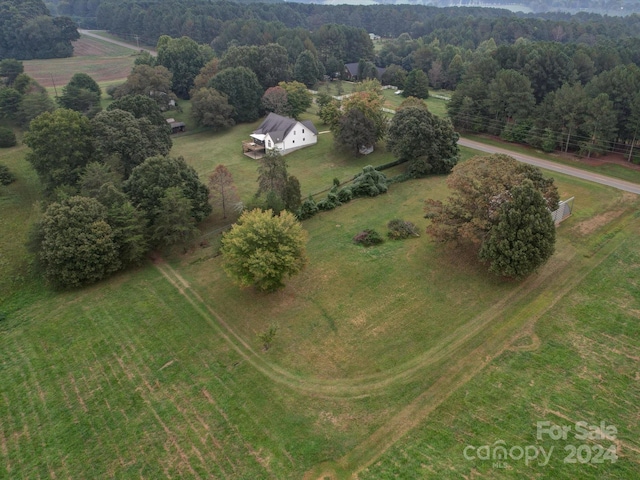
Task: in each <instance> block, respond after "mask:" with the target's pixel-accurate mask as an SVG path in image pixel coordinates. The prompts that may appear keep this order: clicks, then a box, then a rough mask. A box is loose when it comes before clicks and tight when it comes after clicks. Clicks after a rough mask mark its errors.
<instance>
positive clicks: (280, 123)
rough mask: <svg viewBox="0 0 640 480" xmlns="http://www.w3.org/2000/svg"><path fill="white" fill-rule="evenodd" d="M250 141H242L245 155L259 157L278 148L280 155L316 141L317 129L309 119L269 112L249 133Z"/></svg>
mask: <svg viewBox="0 0 640 480" xmlns="http://www.w3.org/2000/svg"><path fill="white" fill-rule="evenodd" d="M250 137H251V141H250V142H243V144H242V150H243V152H244V154H245V155H247V156H249V157H252V158H260V157H261V156H262V155H263V154H264V153H265V152H266V151H269V150H278V151H279V152H280V153H281V154H282V155H286V154H287V153H291V152H292V151H294V150H297V149H299V148H304V147H308V146H309V145H314V144H316V143H317V142H318V130H317V129H316V127H315V126H314V125H313V122H311V121H310V120H304V121H302V122H300V121H298V120H295V119H293V118H289V117H283V116H282V115H277V114H275V113H270V114H269V115H267V118H265V119H264V122H262V124H261V125H260V127H259V128H258V129H257V130H255V131H254V132H253V133H252V134H251V135H250Z"/></svg>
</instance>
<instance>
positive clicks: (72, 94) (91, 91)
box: [58, 73, 102, 117]
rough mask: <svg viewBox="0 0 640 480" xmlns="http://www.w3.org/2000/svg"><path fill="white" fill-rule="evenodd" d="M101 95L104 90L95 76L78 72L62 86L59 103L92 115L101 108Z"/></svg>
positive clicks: (64, 106)
mask: <svg viewBox="0 0 640 480" xmlns="http://www.w3.org/2000/svg"><path fill="white" fill-rule="evenodd" d="M101 95H102V90H101V89H100V86H99V85H98V84H97V83H96V81H95V80H94V79H93V78H91V77H90V76H89V75H87V74H86V73H76V74H74V75H73V77H71V80H69V83H67V84H66V85H65V86H64V87H63V88H62V95H61V96H60V97H58V103H59V104H60V106H61V107H63V108H68V109H69V110H75V111H76V112H80V113H83V114H85V115H87V116H89V117H92V116H94V115H95V114H96V113H97V112H99V111H100V109H101V107H100V96H101Z"/></svg>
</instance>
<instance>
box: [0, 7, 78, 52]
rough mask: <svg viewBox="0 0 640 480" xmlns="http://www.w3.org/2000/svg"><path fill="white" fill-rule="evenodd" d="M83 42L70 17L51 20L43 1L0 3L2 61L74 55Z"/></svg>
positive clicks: (0, 50) (0, 48) (0, 49)
mask: <svg viewBox="0 0 640 480" xmlns="http://www.w3.org/2000/svg"><path fill="white" fill-rule="evenodd" d="M78 38H80V36H79V34H78V30H77V28H76V24H75V23H74V22H73V20H71V19H70V18H68V17H64V16H59V17H52V16H51V14H50V13H49V10H48V9H47V7H46V5H45V4H44V2H43V1H42V0H0V60H1V59H3V58H16V59H20V60H29V59H32V58H60V57H70V56H71V55H73V46H72V45H71V42H72V41H74V40H77V39H78Z"/></svg>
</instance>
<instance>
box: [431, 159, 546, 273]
mask: <svg viewBox="0 0 640 480" xmlns="http://www.w3.org/2000/svg"><path fill="white" fill-rule="evenodd" d="M447 185H448V187H449V188H450V189H451V191H452V194H451V195H450V196H449V198H448V199H447V200H446V201H445V202H441V201H438V200H428V201H427V204H426V214H427V215H426V216H427V218H430V219H431V224H430V225H429V227H428V228H427V233H429V234H430V235H431V236H432V237H433V238H435V239H436V240H439V241H445V242H446V241H456V242H468V243H470V244H471V245H474V246H475V248H476V249H477V250H478V252H479V255H480V259H481V260H487V261H489V262H494V261H495V262H496V264H495V265H496V266H495V267H494V268H493V270H495V271H497V272H498V273H499V274H504V275H508V276H521V275H524V274H526V273H529V272H531V271H533V270H535V268H537V267H538V266H540V265H541V264H542V263H544V261H546V260H547V259H548V258H549V256H550V255H551V253H549V252H548V246H549V245H550V246H551V248H552V246H553V244H554V241H555V240H554V238H555V230H552V231H550V230H549V229H548V221H547V217H548V220H551V214H550V211H552V210H555V209H556V208H557V207H558V190H557V188H556V186H555V185H554V182H553V179H552V178H546V177H544V175H543V174H542V172H541V171H540V169H538V168H536V167H533V166H531V165H527V164H522V163H519V162H517V161H516V160H515V159H513V158H512V157H509V156H508V155H501V154H495V155H485V156H477V157H473V158H472V159H470V160H467V161H466V162H464V163H461V164H459V165H456V166H455V167H454V168H453V171H452V173H451V175H449V177H448V178H447ZM531 190H534V191H535V192H537V194H539V195H540V198H541V199H542V200H541V201H540V200H539V199H538V198H537V196H536V198H535V199H533V198H532V194H531V192H530V191H531ZM514 199H516V200H515V201H514ZM527 202H528V203H530V208H529V207H526V204H527ZM527 208H529V209H527ZM532 215H533V217H532ZM534 217H535V221H534V223H533V224H532V225H530V226H529V227H528V228H530V230H529V231H528V232H524V233H522V234H520V235H519V234H518V231H517V230H518V229H521V228H525V227H524V223H526V221H527V219H532V218H534ZM532 221H533V220H532ZM536 222H537V223H536ZM551 223H552V224H553V222H551ZM487 241H488V242H489V243H488V244H487V245H486V246H485V242H487ZM510 241H511V243H508V242H510ZM505 242H506V243H505ZM514 242H525V243H524V244H520V243H514ZM543 251H544V252H545V253H544V254H542V253H540V252H543ZM552 251H553V250H551V252H552ZM480 252H482V253H480ZM508 265H511V268H512V270H508V268H509V267H508Z"/></svg>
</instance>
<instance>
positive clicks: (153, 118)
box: [107, 94, 170, 131]
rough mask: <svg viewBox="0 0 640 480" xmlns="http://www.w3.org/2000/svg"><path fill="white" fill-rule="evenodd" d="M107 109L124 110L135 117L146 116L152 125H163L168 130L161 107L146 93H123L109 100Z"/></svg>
mask: <svg viewBox="0 0 640 480" xmlns="http://www.w3.org/2000/svg"><path fill="white" fill-rule="evenodd" d="M107 110H108V111H111V110H124V111H125V112H129V113H130V114H132V115H133V116H134V117H135V118H146V119H148V120H149V121H150V122H151V123H152V124H153V125H157V126H162V127H165V129H167V130H168V131H170V127H169V126H168V124H167V121H166V120H165V118H164V115H162V109H161V108H160V106H159V105H158V103H157V102H155V101H154V100H153V99H152V98H150V97H148V96H146V95H140V94H134V95H125V96H124V97H120V98H118V99H117V100H114V101H113V102H111V103H110V104H109V106H108V107H107Z"/></svg>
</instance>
